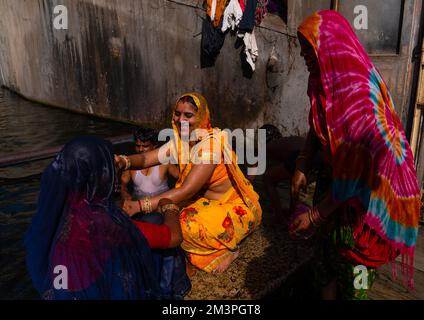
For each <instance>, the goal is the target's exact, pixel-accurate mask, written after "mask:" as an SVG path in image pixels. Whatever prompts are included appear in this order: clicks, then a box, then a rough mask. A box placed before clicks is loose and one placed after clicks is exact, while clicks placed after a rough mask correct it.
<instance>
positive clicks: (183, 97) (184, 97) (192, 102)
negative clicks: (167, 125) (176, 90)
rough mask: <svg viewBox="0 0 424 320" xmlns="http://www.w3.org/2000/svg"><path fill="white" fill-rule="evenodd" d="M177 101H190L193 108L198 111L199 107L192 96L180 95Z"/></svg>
mask: <svg viewBox="0 0 424 320" xmlns="http://www.w3.org/2000/svg"><path fill="white" fill-rule="evenodd" d="M178 102H182V103H186V102H188V103H191V104H192V105H193V107H194V109H196V111H199V108H198V107H197V104H196V102H195V101H194V99H193V97H191V96H182V97H181V98H180V100H178Z"/></svg>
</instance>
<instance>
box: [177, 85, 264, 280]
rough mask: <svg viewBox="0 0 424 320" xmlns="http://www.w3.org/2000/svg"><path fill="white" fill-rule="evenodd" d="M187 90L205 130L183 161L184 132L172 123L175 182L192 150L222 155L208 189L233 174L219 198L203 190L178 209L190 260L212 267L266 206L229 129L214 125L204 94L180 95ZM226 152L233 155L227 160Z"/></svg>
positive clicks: (256, 223)
mask: <svg viewBox="0 0 424 320" xmlns="http://www.w3.org/2000/svg"><path fill="white" fill-rule="evenodd" d="M185 96H190V97H192V98H193V100H194V101H195V103H196V105H197V108H198V113H197V117H198V119H199V120H198V122H197V124H196V125H197V128H199V129H204V132H205V133H206V134H204V135H203V136H199V137H198V141H199V142H197V144H196V146H195V147H193V149H192V150H191V151H190V161H188V163H187V164H184V163H183V162H184V161H181V157H182V155H181V150H182V148H181V138H180V136H179V133H178V130H177V127H176V124H175V123H172V126H173V130H174V135H175V138H176V139H175V141H174V143H175V148H174V150H177V151H176V153H175V154H176V156H178V164H179V169H180V176H179V180H178V181H177V183H176V186H175V187H176V188H178V187H180V186H181V185H182V183H183V182H184V180H185V179H186V177H187V176H188V175H189V173H190V170H191V168H192V166H193V162H192V161H191V159H192V157H194V156H195V155H194V153H199V154H201V156H202V157H203V159H204V158H205V157H206V158H208V157H211V156H216V157H217V158H218V159H220V161H219V164H217V165H216V167H215V169H214V172H213V174H212V177H211V178H210V179H209V181H208V183H207V184H206V185H205V186H203V187H204V189H207V188H208V187H209V186H211V185H216V184H219V183H220V182H222V181H225V180H226V179H230V181H231V183H232V187H231V188H230V189H229V190H228V191H227V192H226V193H225V194H224V195H223V196H222V198H221V199H219V200H210V199H207V198H205V197H203V196H201V195H199V196H197V197H196V198H195V199H192V202H191V203H190V204H189V205H187V206H185V207H184V208H183V209H182V211H181V215H180V223H181V228H182V233H183V243H182V245H181V247H182V248H183V249H184V251H185V252H186V255H187V258H188V260H189V261H190V262H191V263H192V264H193V265H194V266H196V267H197V268H199V269H201V270H204V271H206V272H212V271H213V270H214V269H215V268H216V267H217V266H218V265H219V264H220V263H221V262H222V261H223V260H224V259H226V258H227V257H228V255H231V254H233V253H235V252H236V251H237V250H238V246H239V244H240V242H241V241H242V240H243V239H244V238H245V237H246V236H248V235H249V234H250V233H252V232H253V230H254V229H255V228H256V227H258V226H259V225H260V223H261V220H262V210H261V207H260V204H259V196H258V194H257V193H256V192H255V191H254V190H253V186H252V185H251V183H250V182H249V181H248V180H247V179H246V178H245V177H244V175H243V173H242V171H241V170H240V168H239V166H238V165H237V158H236V155H235V153H234V152H233V151H232V149H231V146H230V144H229V143H228V139H227V136H226V133H225V132H224V131H221V130H219V129H217V128H214V129H212V128H211V124H210V116H209V108H208V105H207V102H206V100H205V98H204V97H203V96H201V95H199V94H197V93H187V94H184V95H183V96H182V97H185ZM182 97H181V98H182ZM181 98H180V99H181ZM178 100H179V99H178ZM217 146H218V148H216V147H217ZM199 150H200V151H199ZM174 152H175V151H174ZM224 158H225V159H231V161H225V163H224Z"/></svg>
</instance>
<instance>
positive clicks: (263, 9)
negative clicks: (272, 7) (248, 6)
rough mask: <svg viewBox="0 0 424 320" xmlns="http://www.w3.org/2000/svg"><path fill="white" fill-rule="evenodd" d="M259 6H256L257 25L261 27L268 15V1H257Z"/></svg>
mask: <svg viewBox="0 0 424 320" xmlns="http://www.w3.org/2000/svg"><path fill="white" fill-rule="evenodd" d="M257 1H258V4H257V5H256V12H255V25H257V26H259V25H260V24H261V22H262V20H263V19H264V18H265V16H266V14H267V13H268V8H267V6H268V0H257Z"/></svg>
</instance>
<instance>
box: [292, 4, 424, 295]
mask: <svg viewBox="0 0 424 320" xmlns="http://www.w3.org/2000/svg"><path fill="white" fill-rule="evenodd" d="M298 36H299V41H300V44H301V48H302V50H301V55H302V56H303V57H304V58H305V62H306V65H307V67H308V71H309V73H310V76H309V87H308V95H309V98H310V102H311V112H310V118H309V119H310V121H309V123H310V132H309V134H308V137H307V142H306V144H305V149H304V152H303V159H299V160H301V161H298V162H297V164H298V167H297V170H296V172H295V174H294V177H293V180H292V193H293V198H294V199H296V198H297V194H298V193H299V188H300V187H301V186H305V185H306V182H307V181H306V174H307V172H306V171H305V170H304V168H308V167H310V166H309V165H308V163H310V160H311V159H312V157H313V155H314V154H316V152H317V150H319V149H321V151H322V153H323V162H324V164H323V165H322V166H321V168H320V172H319V174H318V178H317V184H316V189H315V196H314V208H312V209H311V210H309V211H307V212H305V213H303V214H301V215H299V216H298V217H297V218H296V219H295V221H294V222H293V224H292V226H291V232H292V234H293V235H295V236H297V237H300V238H308V237H310V236H311V235H312V234H314V233H316V232H317V231H318V229H320V231H321V232H320V234H319V236H320V240H321V241H315V242H316V243H319V244H320V248H319V250H318V251H317V253H318V257H317V261H318V262H317V263H316V264H315V266H314V271H315V272H316V273H317V274H316V284H317V287H318V288H319V287H320V288H321V289H323V291H322V294H323V298H326V299H333V298H343V299H363V298H366V297H367V289H368V288H370V286H371V284H372V281H373V279H374V275H375V269H376V268H378V267H380V266H382V265H384V264H386V263H387V262H394V260H395V258H396V257H397V256H398V255H399V254H401V255H402V256H403V259H402V261H403V262H404V264H407V266H406V268H403V267H405V265H403V267H402V270H404V271H406V274H405V275H406V279H407V280H408V282H409V285H410V287H413V270H414V267H413V257H414V249H415V244H416V240H417V233H418V219H419V208H420V192H419V187H418V182H417V175H416V172H415V168H414V161H413V156H412V152H411V149H410V147H409V145H408V142H407V139H406V136H405V133H404V131H403V128H402V124H401V121H400V120H399V118H398V116H397V115H396V113H395V109H394V105H393V100H392V98H391V96H390V93H389V91H388V88H387V85H386V83H385V82H384V80H383V79H382V77H381V75H380V73H379V72H378V71H377V69H376V67H375V66H374V65H373V63H372V62H371V60H370V58H369V57H368V55H367V53H366V51H365V50H364V48H363V47H362V45H361V43H360V42H359V40H358V38H357V36H356V35H355V33H354V31H353V30H352V28H351V27H350V25H349V22H348V21H347V20H346V19H344V18H343V17H342V16H341V15H340V14H339V13H337V12H335V11H330V10H328V11H320V12H317V13H314V14H313V15H311V16H310V17H308V18H307V19H306V20H305V21H304V22H303V23H302V24H301V25H300V27H299V29H298ZM302 162H303V164H302ZM393 265H394V266H395V262H394V264H393ZM357 266H362V267H363V266H365V267H366V268H367V273H366V274H367V275H368V287H364V286H361V285H359V286H357V285H354V283H355V281H354V280H355V279H354V275H355V271H356V270H357V269H356V267H357ZM393 271H396V269H394V270H393Z"/></svg>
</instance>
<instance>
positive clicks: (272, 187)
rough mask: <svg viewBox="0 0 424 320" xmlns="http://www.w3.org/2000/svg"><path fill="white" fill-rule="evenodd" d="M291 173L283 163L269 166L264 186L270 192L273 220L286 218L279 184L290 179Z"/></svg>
mask: <svg viewBox="0 0 424 320" xmlns="http://www.w3.org/2000/svg"><path fill="white" fill-rule="evenodd" d="M289 179H290V174H289V172H288V171H287V169H286V168H285V167H284V165H283V164H279V165H277V166H274V167H271V168H269V169H268V170H267V171H266V173H265V177H264V187H265V190H266V192H267V193H268V196H269V199H270V201H271V207H272V211H273V218H274V219H273V220H274V221H275V220H276V221H280V222H282V220H284V218H287V217H284V213H285V212H284V211H283V207H282V206H281V201H280V196H279V194H278V190H277V185H278V183H279V182H281V181H284V180H289Z"/></svg>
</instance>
